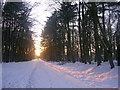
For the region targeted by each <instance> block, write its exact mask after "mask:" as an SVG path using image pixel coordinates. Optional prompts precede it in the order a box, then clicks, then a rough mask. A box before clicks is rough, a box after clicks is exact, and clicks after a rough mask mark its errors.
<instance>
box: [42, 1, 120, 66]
mask: <svg viewBox="0 0 120 90" xmlns="http://www.w3.org/2000/svg"><path fill="white" fill-rule="evenodd" d="M119 4H120V3H119V2H113V3H110V2H107V3H105V2H100V3H95V2H88V3H86V2H79V4H77V3H75V2H62V3H60V7H59V8H58V9H56V10H55V11H54V12H53V14H52V16H51V17H49V18H48V20H47V22H46V25H45V28H44V30H43V32H42V42H41V44H42V46H43V47H44V51H43V52H42V53H41V57H42V58H43V59H45V60H53V61H65V62H73V63H74V62H75V61H80V62H82V63H85V64H87V63H89V64H91V61H93V60H94V61H95V62H97V66H99V65H101V62H102V61H104V62H105V61H109V63H110V66H111V68H114V63H113V60H114V59H117V56H118V54H117V46H118V45H119V44H120V6H119ZM117 60H118V59H117Z"/></svg>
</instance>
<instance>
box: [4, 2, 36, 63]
mask: <svg viewBox="0 0 120 90" xmlns="http://www.w3.org/2000/svg"><path fill="white" fill-rule="evenodd" d="M30 11H31V8H29V7H28V6H27V4H26V3H25V2H6V3H5V5H4V7H3V10H2V17H3V21H2V52H3V62H11V61H24V60H30V59H33V58H34V42H33V40H32V33H33V32H32V31H30V27H31V26H32V22H31V19H30V18H29V15H30Z"/></svg>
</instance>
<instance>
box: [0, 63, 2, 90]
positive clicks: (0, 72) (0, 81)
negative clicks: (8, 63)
mask: <svg viewBox="0 0 120 90" xmlns="http://www.w3.org/2000/svg"><path fill="white" fill-rule="evenodd" d="M1 89H2V63H0V90H1Z"/></svg>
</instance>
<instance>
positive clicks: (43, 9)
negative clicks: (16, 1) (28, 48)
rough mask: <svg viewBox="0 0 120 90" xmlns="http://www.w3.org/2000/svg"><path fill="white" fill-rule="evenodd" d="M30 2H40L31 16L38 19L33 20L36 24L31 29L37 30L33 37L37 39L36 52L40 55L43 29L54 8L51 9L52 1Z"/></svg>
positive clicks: (33, 1)
mask: <svg viewBox="0 0 120 90" xmlns="http://www.w3.org/2000/svg"><path fill="white" fill-rule="evenodd" d="M30 2H31V3H32V4H34V3H35V2H37V3H40V4H39V5H37V6H36V7H35V8H33V9H32V11H31V17H32V18H33V19H35V20H36V21H35V22H33V23H34V26H33V27H32V28H31V30H32V31H34V32H35V34H34V35H33V39H34V40H35V48H36V50H35V53H36V55H37V56H39V55H40V53H41V52H42V49H43V48H42V47H41V46H40V42H41V37H40V35H41V33H42V30H43V29H44V26H45V22H46V21H47V17H50V16H51V13H52V11H53V10H52V9H51V10H49V9H50V7H49V4H50V3H51V1H48V0H47V1H46V0H44V1H43V0H31V1H30Z"/></svg>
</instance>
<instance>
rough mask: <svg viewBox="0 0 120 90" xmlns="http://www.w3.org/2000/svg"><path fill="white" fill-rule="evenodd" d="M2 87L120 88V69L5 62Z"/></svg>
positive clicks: (49, 63) (48, 63) (37, 62)
mask: <svg viewBox="0 0 120 90" xmlns="http://www.w3.org/2000/svg"><path fill="white" fill-rule="evenodd" d="M2 70H3V72H2V88H117V87H118V66H115V68H113V69H110V66H109V63H108V62H105V63H102V65H101V66H98V67H97V66H96V64H91V65H89V64H82V63H80V62H76V63H65V64H63V65H59V62H45V61H42V60H41V59H35V60H32V61H28V62H19V63H15V62H14V63H3V65H2Z"/></svg>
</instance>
